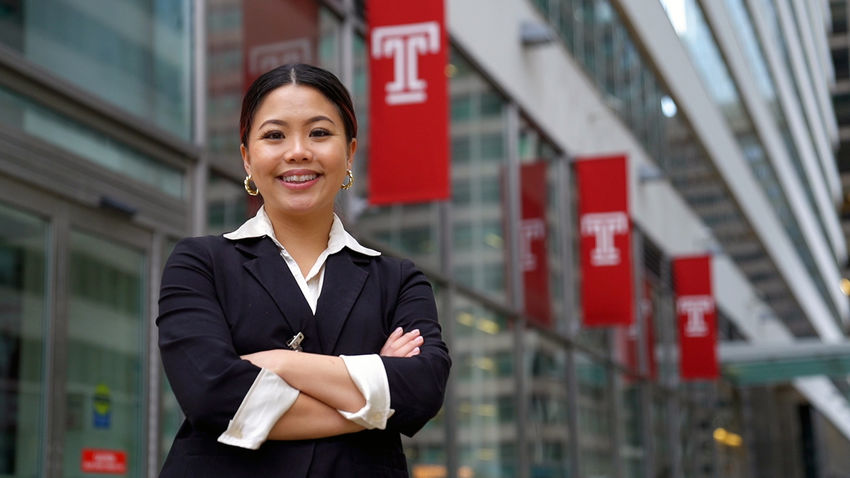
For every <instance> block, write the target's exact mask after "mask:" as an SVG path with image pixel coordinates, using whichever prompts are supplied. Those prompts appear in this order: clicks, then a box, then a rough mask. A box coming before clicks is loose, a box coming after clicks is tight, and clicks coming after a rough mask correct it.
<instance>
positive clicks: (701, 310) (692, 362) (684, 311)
mask: <svg viewBox="0 0 850 478" xmlns="http://www.w3.org/2000/svg"><path fill="white" fill-rule="evenodd" d="M673 278H674V285H675V289H676V314H677V316H678V322H679V357H680V361H679V362H680V363H679V369H680V374H681V376H682V379H685V380H699V379H708V380H713V379H716V378H717V376H718V374H719V371H718V366H717V311H716V309H715V304H714V294H713V292H712V288H711V256H693V257H680V258H677V259H674V260H673Z"/></svg>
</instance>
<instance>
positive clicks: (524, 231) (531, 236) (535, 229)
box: [519, 218, 546, 272]
mask: <svg viewBox="0 0 850 478" xmlns="http://www.w3.org/2000/svg"><path fill="white" fill-rule="evenodd" d="M545 235H546V224H545V223H544V222H543V219H540V218H534V219H523V220H522V222H521V223H520V225H519V237H520V243H519V245H520V257H521V261H522V270H523V271H524V272H525V271H533V270H535V269H537V258H536V257H534V254H532V252H531V241H533V240H535V239H540V238H542V237H543V236H545Z"/></svg>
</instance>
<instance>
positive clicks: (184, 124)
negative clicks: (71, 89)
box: [0, 0, 193, 139]
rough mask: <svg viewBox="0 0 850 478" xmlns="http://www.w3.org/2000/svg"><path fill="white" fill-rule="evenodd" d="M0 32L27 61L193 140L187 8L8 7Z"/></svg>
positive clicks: (164, 0) (105, 4)
mask: <svg viewBox="0 0 850 478" xmlns="http://www.w3.org/2000/svg"><path fill="white" fill-rule="evenodd" d="M7 7H8V8H9V11H8V12H7V11H6V8H7ZM0 31H3V32H4V33H3V34H2V35H0V41H2V42H3V43H4V44H5V45H6V46H8V47H10V48H13V49H15V50H17V51H18V52H19V53H20V54H21V55H23V56H24V57H25V58H26V59H27V60H29V61H31V62H33V63H35V64H37V65H39V66H41V67H43V68H46V69H48V70H50V71H51V72H52V73H54V74H55V75H57V76H59V77H61V78H63V79H65V80H67V81H69V82H71V83H73V84H74V85H75V86H77V87H79V88H82V89H83V90H86V91H87V92H89V93H91V94H92V95H95V96H97V97H99V98H100V99H102V100H105V101H108V102H110V103H112V104H114V105H117V106H119V107H121V108H123V109H125V110H127V111H129V112H130V113H132V114H134V115H136V116H139V117H141V118H144V119H145V120H148V121H150V122H151V123H154V124H156V125H158V126H159V127H161V128H162V129H164V130H167V131H169V132H171V133H172V134H175V135H178V136H181V137H183V138H184V139H189V138H190V137H191V126H192V125H191V123H192V122H191V103H192V102H191V99H192V95H191V89H192V85H191V79H192V64H193V62H192V55H191V53H192V50H191V45H192V35H191V4H190V2H172V1H168V0H137V1H132V2H111V1H109V0H96V1H71V0H65V1H58V2H57V1H51V0H19V1H17V2H11V3H9V2H5V4H4V7H3V8H2V9H0Z"/></svg>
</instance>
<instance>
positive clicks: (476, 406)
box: [443, 296, 517, 478]
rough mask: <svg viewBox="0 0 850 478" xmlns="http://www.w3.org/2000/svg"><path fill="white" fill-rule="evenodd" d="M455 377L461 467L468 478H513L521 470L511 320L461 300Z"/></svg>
mask: <svg viewBox="0 0 850 478" xmlns="http://www.w3.org/2000/svg"><path fill="white" fill-rule="evenodd" d="M443 320H454V321H455V325H454V328H455V331H456V336H455V339H454V346H453V350H452V360H453V361H454V364H453V366H452V368H453V370H452V374H453V375H455V377H456V380H457V382H456V383H457V385H456V387H457V393H456V395H457V407H458V424H457V426H458V435H457V444H458V446H459V447H460V463H462V464H463V465H464V466H465V467H469V469H470V470H471V472H472V474H471V475H467V476H475V477H476V478H477V477H492V478H502V477H504V478H508V477H513V476H516V475H517V470H516V453H517V450H516V403H515V400H516V387H515V382H514V357H513V354H512V345H513V340H514V338H513V331H512V330H511V329H510V325H509V323H508V321H507V319H506V318H505V317H504V316H502V315H500V314H497V313H495V312H493V311H490V310H488V309H486V308H484V307H482V306H480V305H478V304H476V303H475V302H474V301H472V300H470V299H467V298H465V297H463V296H459V297H458V298H457V301H456V303H455V312H454V317H452V318H448V319H445V318H444V319H443Z"/></svg>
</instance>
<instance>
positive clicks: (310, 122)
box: [257, 115, 336, 129]
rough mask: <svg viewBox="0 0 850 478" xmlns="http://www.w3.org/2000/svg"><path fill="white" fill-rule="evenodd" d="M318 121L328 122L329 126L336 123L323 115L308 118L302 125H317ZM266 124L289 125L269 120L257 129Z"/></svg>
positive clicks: (281, 121) (280, 121)
mask: <svg viewBox="0 0 850 478" xmlns="http://www.w3.org/2000/svg"><path fill="white" fill-rule="evenodd" d="M319 121H328V122H330V123H331V124H333V125H336V123H334V120H332V119H330V118H328V117H327V116H325V115H316V116H313V117H312V118H309V119H308V120H307V121H305V122H304V124H313V123H318V122H319ZM267 124H276V125H280V126H288V125H289V123H287V122H286V121H283V120H279V119H269V120H265V121H263V123H262V124H261V125H260V126H259V127H258V128H257V129H259V128H262V127H263V126H265V125H267Z"/></svg>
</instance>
